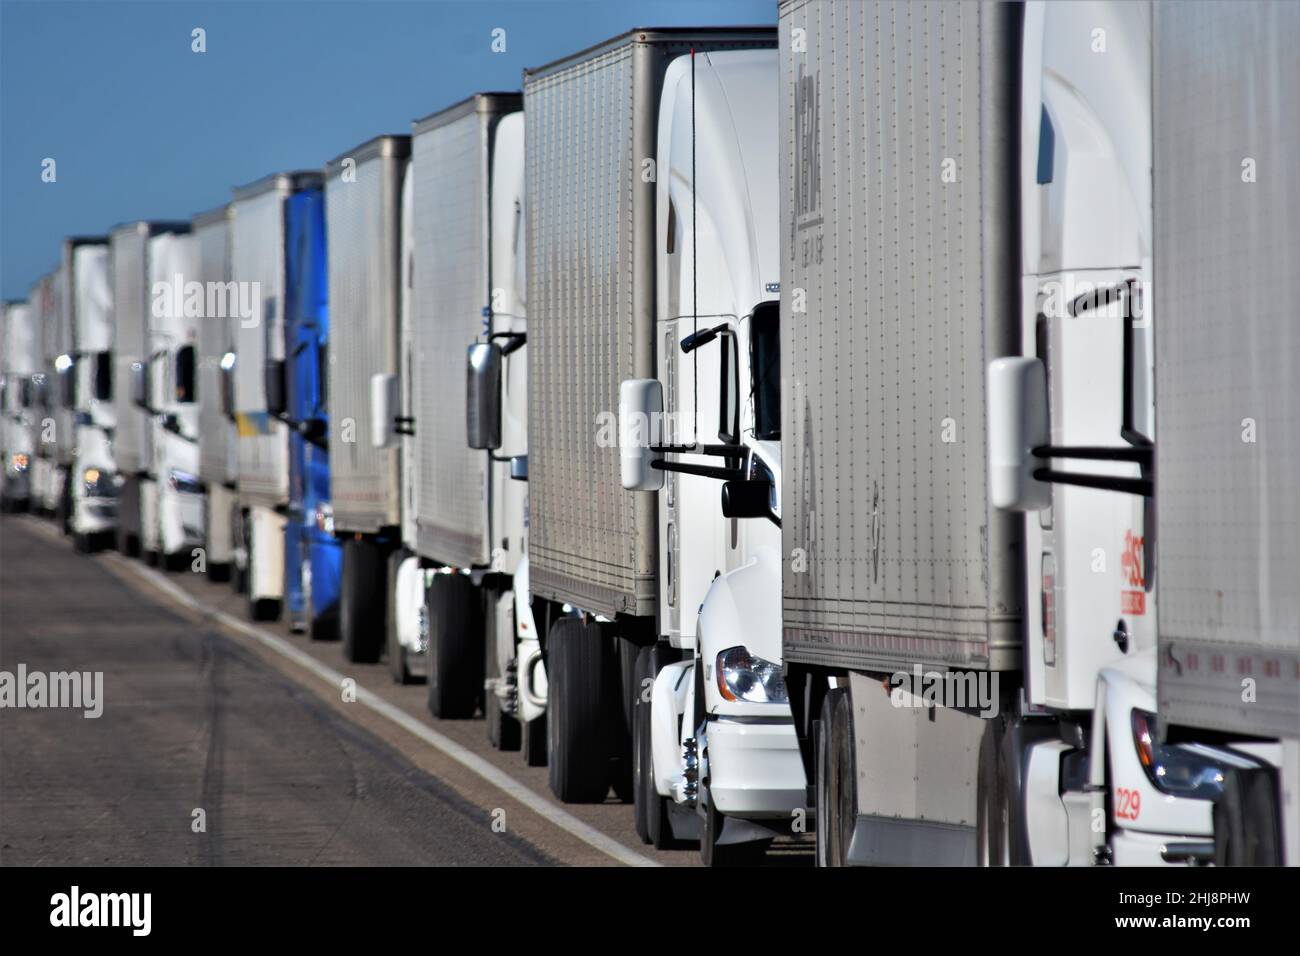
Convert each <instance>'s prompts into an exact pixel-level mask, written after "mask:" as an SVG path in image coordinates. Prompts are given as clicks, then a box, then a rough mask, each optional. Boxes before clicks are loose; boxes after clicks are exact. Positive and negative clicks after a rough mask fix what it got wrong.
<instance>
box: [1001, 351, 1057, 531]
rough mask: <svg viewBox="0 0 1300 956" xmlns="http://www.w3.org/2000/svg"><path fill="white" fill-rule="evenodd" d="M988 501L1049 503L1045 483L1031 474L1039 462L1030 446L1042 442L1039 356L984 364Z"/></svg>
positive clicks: (1009, 506) (1010, 507)
mask: <svg viewBox="0 0 1300 956" xmlns="http://www.w3.org/2000/svg"><path fill="white" fill-rule="evenodd" d="M988 407H989V412H988V415H989V419H988V432H989V439H988V441H989V447H988V453H989V500H990V501H991V502H992V504H993V507H995V508H1000V509H1002V510H1003V511H1039V510H1041V509H1043V508H1047V507H1049V506H1050V505H1051V503H1052V489H1051V486H1050V485H1048V484H1046V483H1045V482H1041V481H1039V480H1037V479H1036V478H1035V477H1034V469H1036V468H1039V467H1041V466H1042V465H1043V460H1042V459H1041V458H1037V457H1035V455H1034V453H1033V449H1035V448H1039V447H1041V446H1043V445H1046V444H1047V443H1048V437H1049V436H1048V427H1047V371H1046V369H1045V368H1044V367H1043V363H1042V361H1041V360H1040V359H1036V358H1023V357H1014V358H999V359H994V360H993V361H992V362H990V363H989V379H988Z"/></svg>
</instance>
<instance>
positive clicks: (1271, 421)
mask: <svg viewBox="0 0 1300 956" xmlns="http://www.w3.org/2000/svg"><path fill="white" fill-rule="evenodd" d="M1297 37H1300V7H1297V6H1295V5H1292V4H1283V3H1206V4H1165V3H1159V4H1157V5H1156V8H1155V17H1154V49H1153V68H1152V100H1153V103H1152V106H1153V111H1154V112H1153V119H1154V133H1153V144H1152V145H1153V165H1154V169H1153V184H1154V188H1155V202H1154V207H1155V208H1154V225H1155V276H1154V283H1155V288H1154V299H1155V302H1156V303H1157V307H1158V310H1159V311H1158V314H1159V316H1160V318H1159V319H1158V321H1157V322H1156V324H1155V327H1154V330H1155V342H1156V349H1155V350H1156V399H1157V400H1156V539H1155V542H1154V569H1155V581H1156V591H1157V595H1158V601H1157V604H1158V607H1159V621H1158V632H1159V638H1158V640H1159V661H1160V667H1159V674H1158V679H1157V691H1158V698H1159V710H1160V716H1161V718H1162V722H1163V723H1164V724H1166V725H1168V724H1175V725H1183V726H1192V727H1203V728H1210V729H1213V730H1220V731H1227V732H1232V733H1241V734H1249V735H1258V736H1270V735H1275V736H1279V737H1290V738H1295V737H1296V736H1297V735H1298V734H1300V625H1298V624H1297V622H1298V621H1300V587H1298V586H1297V585H1300V493H1298V492H1297V489H1298V488H1300V384H1298V383H1300V321H1298V320H1297V317H1296V305H1295V304H1296V302H1297V301H1300V187H1298V186H1297V183H1296V179H1295V174H1294V171H1293V168H1292V167H1293V166H1294V163H1295V157H1296V156H1297V155H1300V125H1297V123H1296V116H1297V113H1298V111H1300V59H1297V57H1296V53H1295V44H1296V40H1297ZM1243 50H1249V51H1250V55H1249V56H1248V57H1245V58H1243V57H1242V56H1241V51H1243ZM1149 547H1150V546H1149ZM1248 681H1249V682H1250V683H1248ZM1248 687H1249V688H1250V689H1251V690H1252V691H1253V693H1247V688H1248Z"/></svg>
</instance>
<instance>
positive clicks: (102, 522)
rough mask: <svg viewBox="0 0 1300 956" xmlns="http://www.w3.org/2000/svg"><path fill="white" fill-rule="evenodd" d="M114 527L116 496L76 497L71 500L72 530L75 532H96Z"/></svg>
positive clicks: (115, 524) (115, 521)
mask: <svg viewBox="0 0 1300 956" xmlns="http://www.w3.org/2000/svg"><path fill="white" fill-rule="evenodd" d="M116 527H117V499H116V498H76V499H75V500H74V501H73V507H72V530H73V531H74V532H76V533H77V534H98V533H100V532H102V531H112V530H113V529H115V528H116Z"/></svg>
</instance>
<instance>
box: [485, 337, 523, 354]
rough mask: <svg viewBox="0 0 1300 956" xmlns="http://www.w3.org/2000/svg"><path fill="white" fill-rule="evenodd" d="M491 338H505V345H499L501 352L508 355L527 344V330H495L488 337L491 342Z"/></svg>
mask: <svg viewBox="0 0 1300 956" xmlns="http://www.w3.org/2000/svg"><path fill="white" fill-rule="evenodd" d="M493 339H506V340H507V342H506V344H505V345H503V346H501V354H502V355H509V354H510V353H511V352H517V351H518V350H519V349H521V348H523V347H524V346H525V345H527V344H528V333H527V332H497V333H495V334H494V335H492V336H491V337H489V338H488V341H489V342H491V341H492V340H493Z"/></svg>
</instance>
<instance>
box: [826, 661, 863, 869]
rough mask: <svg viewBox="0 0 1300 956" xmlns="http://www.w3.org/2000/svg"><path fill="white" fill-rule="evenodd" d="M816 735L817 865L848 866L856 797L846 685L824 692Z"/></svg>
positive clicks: (851, 722) (855, 778)
mask: <svg viewBox="0 0 1300 956" xmlns="http://www.w3.org/2000/svg"><path fill="white" fill-rule="evenodd" d="M815 735H816V744H817V781H816V782H817V865H818V866H848V865H849V842H850V841H851V840H852V839H853V826H854V824H855V823H856V822H857V806H858V797H857V774H856V771H855V768H854V766H853V699H852V698H851V697H850V696H849V692H848V689H847V688H843V687H836V688H833V689H831V690H829V691H827V692H826V696H825V698H824V699H823V700H822V713H821V719H820V720H819V721H818V722H817V726H816V728H815Z"/></svg>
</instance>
